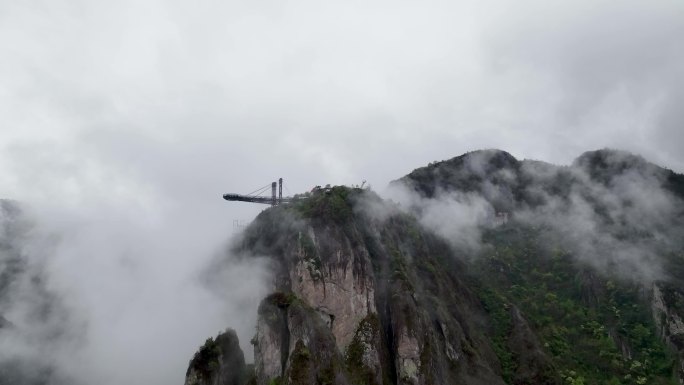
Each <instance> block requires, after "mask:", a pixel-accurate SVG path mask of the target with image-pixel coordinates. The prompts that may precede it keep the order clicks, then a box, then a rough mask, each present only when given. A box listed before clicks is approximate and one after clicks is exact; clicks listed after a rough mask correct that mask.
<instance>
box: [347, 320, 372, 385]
mask: <svg viewBox="0 0 684 385" xmlns="http://www.w3.org/2000/svg"><path fill="white" fill-rule="evenodd" d="M379 338H380V320H379V319H378V317H377V316H376V315H375V314H369V315H367V316H366V318H364V319H363V320H361V322H359V326H358V327H357V329H356V333H355V334H354V339H353V340H352V342H351V343H350V344H349V346H348V347H347V351H346V353H345V356H344V360H345V366H346V367H347V370H348V371H349V376H350V380H351V383H352V384H353V385H367V384H373V383H375V377H376V375H377V373H376V372H375V371H374V369H373V368H369V367H368V366H367V365H366V364H365V363H364V362H363V357H364V355H365V354H367V352H368V350H369V349H370V348H371V347H373V346H374V345H375V343H376V340H377V339H379Z"/></svg>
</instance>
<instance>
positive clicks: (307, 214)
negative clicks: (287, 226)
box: [294, 186, 363, 224]
mask: <svg viewBox="0 0 684 385" xmlns="http://www.w3.org/2000/svg"><path fill="white" fill-rule="evenodd" d="M362 192H363V190H361V189H358V188H349V187H345V186H335V187H332V188H330V189H324V190H323V189H321V190H319V191H315V192H313V193H312V195H311V196H310V197H309V198H308V199H303V200H300V201H297V202H296V203H295V204H294V208H295V210H296V211H298V212H299V213H300V214H301V215H302V216H303V217H304V218H315V219H316V220H321V221H327V220H331V221H333V222H335V223H338V224H340V223H345V222H347V221H349V220H350V219H351V217H352V214H353V212H352V202H351V198H352V197H353V196H355V195H358V194H360V193H362Z"/></svg>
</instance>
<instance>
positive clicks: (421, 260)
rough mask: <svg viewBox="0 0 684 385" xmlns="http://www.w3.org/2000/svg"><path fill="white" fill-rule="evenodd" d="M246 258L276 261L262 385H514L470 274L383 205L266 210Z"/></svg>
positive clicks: (347, 196)
mask: <svg viewBox="0 0 684 385" xmlns="http://www.w3.org/2000/svg"><path fill="white" fill-rule="evenodd" d="M360 202H363V204H361V203H360ZM236 251H237V252H245V253H247V252H248V253H254V254H259V255H269V256H271V257H272V258H273V261H274V277H275V288H276V290H277V292H276V293H274V294H273V295H271V296H269V297H268V298H266V299H265V300H264V301H263V302H262V304H261V306H260V308H259V318H258V324H257V328H256V329H257V332H256V336H255V338H254V340H253V343H254V345H255V349H254V351H255V360H254V363H255V374H256V383H257V384H270V383H278V381H280V382H279V383H285V384H289V383H292V384H295V383H297V384H318V383H321V384H324V383H330V384H333V383H334V384H387V383H396V384H413V385H419V384H454V383H466V384H503V383H504V381H503V380H502V378H501V368H500V363H499V360H498V358H497V355H496V354H495V352H494V350H493V349H492V347H491V344H490V342H489V340H488V338H487V334H486V330H488V329H489V327H490V325H489V324H488V321H487V317H486V312H485V310H484V309H483V307H482V305H481V302H480V301H479V299H478V298H477V296H476V295H475V294H474V293H473V292H472V291H471V290H470V289H469V288H468V285H467V284H466V282H465V281H466V279H467V277H466V273H465V270H466V267H465V265H463V264H462V263H460V262H458V260H457V259H455V258H453V257H452V256H451V254H450V253H451V251H450V249H449V248H448V246H447V245H446V244H445V243H444V242H443V241H441V240H439V239H438V238H437V237H435V236H434V235H431V234H430V233H428V232H425V231H424V230H423V229H422V227H421V226H420V225H419V224H418V223H417V222H416V221H415V220H414V219H413V218H412V217H410V216H408V215H406V214H403V213H401V212H400V211H399V210H397V209H396V207H393V206H392V205H389V204H387V203H385V202H383V201H382V200H380V199H379V198H378V197H377V196H374V195H372V194H370V193H368V192H366V191H363V190H360V189H348V188H343V187H336V188H333V189H331V190H329V191H327V192H323V191H322V192H319V193H317V194H316V195H314V196H313V197H312V198H310V199H309V200H307V201H303V202H300V203H298V204H295V205H291V206H281V207H276V208H273V209H269V210H266V211H264V212H263V213H262V214H261V215H260V216H259V217H258V218H257V220H256V221H255V222H254V224H253V225H252V226H251V228H250V229H248V231H247V233H246V234H245V237H244V239H243V240H242V242H241V244H240V245H239V246H238V248H237V250H236ZM274 381H275V382H274Z"/></svg>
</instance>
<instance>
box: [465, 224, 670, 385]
mask: <svg viewBox="0 0 684 385" xmlns="http://www.w3.org/2000/svg"><path fill="white" fill-rule="evenodd" d="M543 236H544V234H543V231H541V230H535V229H531V228H524V227H522V226H521V225H519V224H517V225H516V226H515V227H514V226H503V227H501V228H498V229H494V230H492V231H490V232H489V233H487V234H486V235H485V241H486V242H487V243H489V244H490V245H491V248H488V249H487V251H486V252H484V255H482V256H481V258H479V259H478V260H477V262H476V274H478V275H480V276H482V277H487V278H488V279H487V280H488V281H489V282H490V283H491V284H490V288H487V289H482V290H481V292H480V298H481V299H482V302H483V304H484V306H485V308H486V310H487V311H488V312H489V314H490V316H491V317H492V323H493V329H494V331H493V336H492V340H493V343H494V344H493V345H494V349H495V351H496V353H497V355H498V356H499V359H500V361H501V364H502V369H503V373H504V378H505V379H506V380H509V381H510V379H511V375H512V373H514V371H515V357H513V356H512V355H511V353H510V351H509V349H508V348H507V345H506V344H507V338H508V333H509V330H510V327H511V319H510V316H509V312H508V311H507V305H506V304H507V303H512V304H515V305H516V306H518V307H519V308H520V309H521V310H522V311H523V313H524V314H525V316H526V317H527V318H528V321H529V322H530V324H531V326H532V327H533V328H534V329H535V331H536V334H537V335H538V336H539V338H540V340H541V342H542V344H543V346H544V348H545V350H546V352H547V354H548V355H549V356H550V357H551V358H552V361H553V364H554V366H555V367H556V368H557V370H558V374H559V375H560V376H561V378H563V381H564V382H565V383H567V384H613V383H614V384H639V385H640V384H646V383H647V384H674V383H675V382H674V380H673V378H672V373H673V365H674V357H673V356H672V354H671V353H670V352H668V350H667V349H666V347H665V346H664V344H663V343H662V342H661V341H660V340H659V338H658V337H657V334H656V331H655V329H654V325H653V322H652V319H651V315H650V312H649V305H648V303H647V299H646V298H644V296H643V294H642V291H641V289H640V287H638V286H636V285H634V284H628V283H625V282H618V281H611V280H608V279H606V278H604V277H600V276H598V275H596V274H595V273H591V272H590V270H588V269H586V268H584V267H582V266H578V265H577V264H576V262H575V261H576V260H575V259H574V258H572V257H571V255H570V254H568V253H567V252H565V251H563V250H562V249H555V250H554V249H552V248H551V249H548V248H542V247H541V246H540V245H541V243H542V239H543V241H544V242H545V243H548V239H546V238H543ZM545 246H548V244H546V245H545Z"/></svg>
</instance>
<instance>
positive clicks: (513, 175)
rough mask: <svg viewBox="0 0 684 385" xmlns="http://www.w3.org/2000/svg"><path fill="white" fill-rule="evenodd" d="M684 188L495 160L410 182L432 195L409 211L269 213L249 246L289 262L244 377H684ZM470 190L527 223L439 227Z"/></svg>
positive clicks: (490, 156) (624, 174)
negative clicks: (472, 244)
mask: <svg viewBox="0 0 684 385" xmlns="http://www.w3.org/2000/svg"><path fill="white" fill-rule="evenodd" d="M683 180H684V178H682V176H681V175H678V174H674V173H672V172H671V171H669V170H665V169H661V168H658V167H657V166H654V165H652V164H650V163H647V162H645V161H644V160H643V159H641V158H639V157H634V156H630V155H629V154H625V153H616V152H610V151H597V152H591V153H586V154H584V155H583V156H581V157H580V158H578V160H577V161H576V162H575V163H574V164H573V165H572V166H569V167H558V166H554V165H550V164H546V163H542V162H536V161H518V160H516V159H515V158H514V157H512V156H511V155H510V154H507V153H505V152H501V151H495V150H491V151H483V152H475V153H471V154H466V155H463V156H461V157H457V158H454V159H451V160H448V161H444V162H439V163H436V164H432V165H430V166H428V167H424V168H421V169H417V170H415V171H414V172H412V173H411V174H409V175H407V176H406V177H405V178H402V179H401V180H399V181H397V182H395V184H401V185H403V186H406V187H408V189H409V190H411V191H413V192H414V193H415V194H417V195H418V197H419V199H415V200H413V201H412V203H411V205H409V206H410V207H409V208H408V210H407V211H404V210H406V208H404V209H402V210H399V208H398V206H396V205H395V204H393V203H388V202H385V201H383V200H382V199H380V198H379V197H377V196H376V195H374V194H373V193H370V192H368V191H365V190H361V189H353V188H345V187H333V188H331V189H323V190H319V191H317V192H315V193H313V194H311V195H310V196H309V197H308V199H306V200H302V201H299V202H295V203H293V204H290V205H283V206H278V207H274V208H271V209H268V210H265V211H264V212H262V213H261V214H260V215H259V216H258V217H257V219H256V220H255V221H254V222H253V223H252V225H251V226H250V227H249V228H248V229H247V230H246V232H245V234H244V237H243V238H242V239H241V240H240V242H239V243H238V244H237V245H235V250H234V252H235V253H236V254H241V255H244V257H245V258H249V255H266V256H269V257H270V258H271V260H272V262H273V264H272V266H273V277H274V282H273V287H274V293H273V294H272V295H270V296H269V297H267V298H266V299H264V300H263V302H262V303H261V305H260V307H259V313H258V322H257V325H256V335H255V337H254V338H253V340H252V343H253V344H254V374H253V376H252V377H251V379H246V380H245V381H248V382H249V383H250V384H258V385H271V384H383V385H385V384H406V385H409V384H410V385H424V384H425V385H427V384H506V383H507V384H583V383H607V384H618V383H619V384H646V383H648V384H673V383H675V382H677V381H681V379H684V375H682V373H684V370H683V369H684V366H682V362H684V361H683V360H682V357H684V355H682V354H681V351H682V350H681V346H680V345H681V335H684V323H683V322H682V319H683V318H682V315H683V314H684V312H681V311H680V310H679V309H680V305H682V304H683V303H684V302H683V301H682V299H683V298H684V296H682V295H681V294H679V293H682V292H683V291H682V290H681V287H684V286H682V283H684V280H682V279H680V278H677V277H679V276H680V275H681V274H680V273H683V272H684V258H683V257H682V256H684V254H682V251H683V250H684V247H682V245H683V244H684V242H681V239H680V238H681V237H679V238H678V237H677V234H681V232H680V230H681V229H684V226H683V224H684V205H682V204H681V199H682V197H684V191H683V190H682V188H683V187H684V182H682V181H683ZM454 193H458V194H461V195H458V194H455V195H454ZM462 194H474V195H476V196H478V197H480V198H482V199H484V200H485V201H486V202H487V204H489V205H490V207H491V211H492V212H493V213H496V212H505V213H507V214H508V215H507V218H509V219H510V220H508V221H502V222H500V223H497V224H496V225H495V226H491V225H487V226H481V225H482V224H481V223H476V224H474V226H480V227H478V228H477V229H476V230H477V233H478V235H479V236H480V238H479V240H478V242H479V246H478V248H477V249H467V248H460V247H458V244H457V243H455V242H453V240H452V239H450V238H449V234H448V233H440V236H437V235H435V234H434V233H433V232H432V231H429V230H426V228H425V227H424V226H423V225H422V223H423V222H422V218H421V215H424V213H425V211H424V210H422V207H420V205H421V204H422V202H423V201H421V199H422V200H427V201H430V200H434V201H443V200H444V197H445V196H446V197H447V198H449V199H451V198H452V197H456V198H455V199H458V197H461V196H463V195H462ZM454 238H458V237H456V236H454ZM459 250H461V251H459ZM464 250H468V251H464ZM656 278H659V279H662V280H656ZM655 282H658V283H657V284H654V283H655ZM681 308H684V306H682V307H681ZM188 373H189V375H190V374H191V373H190V371H189V372H188Z"/></svg>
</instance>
